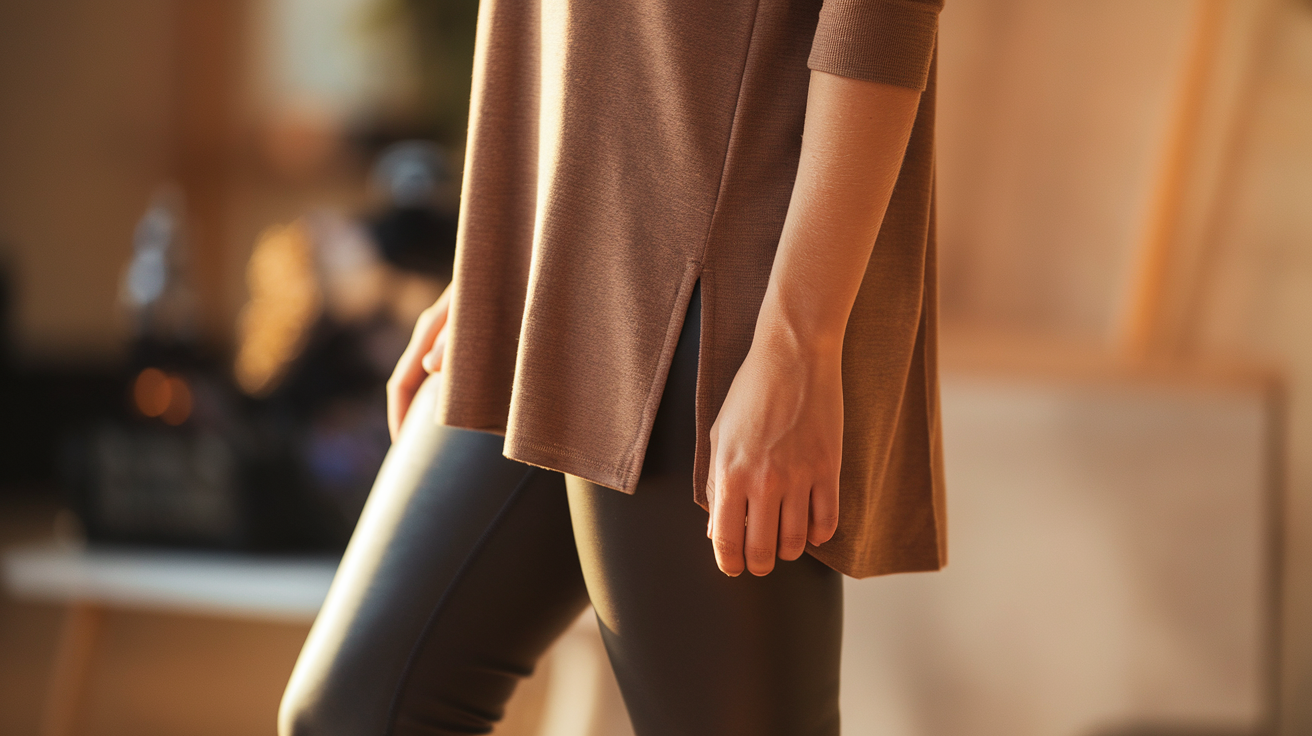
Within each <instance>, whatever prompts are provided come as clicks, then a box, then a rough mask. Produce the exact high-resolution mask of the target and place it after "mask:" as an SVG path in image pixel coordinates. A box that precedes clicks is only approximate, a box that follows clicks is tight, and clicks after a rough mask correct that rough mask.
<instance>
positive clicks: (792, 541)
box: [779, 532, 806, 554]
mask: <svg viewBox="0 0 1312 736" xmlns="http://www.w3.org/2000/svg"><path fill="white" fill-rule="evenodd" d="M805 548H806V535H805V534H795V533H792V532H789V533H787V534H780V535H779V549H780V554H783V553H784V551H789V552H792V551H798V552H800V551H801V550H802V549H805Z"/></svg>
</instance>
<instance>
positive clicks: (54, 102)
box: [0, 0, 171, 356]
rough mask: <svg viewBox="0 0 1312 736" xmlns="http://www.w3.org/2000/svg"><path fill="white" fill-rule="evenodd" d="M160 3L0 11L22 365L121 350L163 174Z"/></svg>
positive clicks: (66, 3)
mask: <svg viewBox="0 0 1312 736" xmlns="http://www.w3.org/2000/svg"><path fill="white" fill-rule="evenodd" d="M170 4H171V3H170V2H169V0H117V1H116V2H112V3H106V2H98V1H97V0H55V1H53V2H45V1H43V0H12V1H10V2H4V3H0V243H3V245H0V248H4V250H5V251H6V255H7V256H8V260H9V261H10V262H11V268H13V269H15V271H16V273H15V276H16V277H17V278H16V280H17V282H18V283H17V286H18V287H19V291H18V303H17V305H16V307H17V320H18V324H17V326H16V327H17V331H18V337H19V339H20V341H21V342H20V345H21V347H22V348H23V351H24V353H26V354H28V355H34V356H45V355H52V354H53V355H70V354H71V355H74V356H78V355H105V354H108V353H112V352H113V351H115V350H116V349H118V345H119V336H120V334H121V327H120V325H119V323H118V321H117V320H116V313H115V311H114V309H113V306H114V298H115V295H116V290H117V286H118V274H119V272H120V270H121V267H122V263H123V260H124V258H125V257H126V255H127V253H128V252H129V250H130V248H131V238H132V230H133V227H134V225H135V222H136V218H137V217H138V216H139V214H140V213H141V212H142V211H143V210H144V209H145V206H146V204H147V200H148V198H149V196H150V193H151V191H152V189H153V188H154V187H155V186H157V185H158V184H159V183H160V182H161V181H162V180H163V178H164V176H165V171H166V169H167V164H168V161H167V138H168V133H169V91H170V84H171V81H170V76H169V75H170V65H169V63H168V60H169V57H170V46H169V44H170V36H169V31H170V15H169V6H170Z"/></svg>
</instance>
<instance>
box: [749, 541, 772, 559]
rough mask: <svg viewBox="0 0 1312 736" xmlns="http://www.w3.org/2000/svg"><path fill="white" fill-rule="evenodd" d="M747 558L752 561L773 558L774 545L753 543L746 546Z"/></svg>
mask: <svg viewBox="0 0 1312 736" xmlns="http://www.w3.org/2000/svg"><path fill="white" fill-rule="evenodd" d="M747 559H748V560H750V561H752V562H763V561H766V560H773V559H774V547H773V546H769V545H764V544H753V545H749V546H748V547H747Z"/></svg>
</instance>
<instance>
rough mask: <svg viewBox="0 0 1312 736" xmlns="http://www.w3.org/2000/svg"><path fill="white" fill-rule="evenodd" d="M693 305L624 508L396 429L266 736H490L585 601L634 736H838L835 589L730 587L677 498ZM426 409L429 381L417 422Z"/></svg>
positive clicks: (838, 607) (781, 573) (816, 575)
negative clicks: (274, 727) (272, 734)
mask: <svg viewBox="0 0 1312 736" xmlns="http://www.w3.org/2000/svg"><path fill="white" fill-rule="evenodd" d="M698 306H699V305H698V299H697V296H696V295H694V299H693V304H692V307H691V308H690V309H689V313H688V319H687V320H686V322H685V325H684V329H683V332H682V334H681V335H680V337H679V345H678V349H677V350H676V352H675V357H674V364H673V366H672V367H671V369H670V376H669V379H668V382H667V384H666V389H665V395H664V397H663V398H662V402H661V407H660V410H659V412H658V413H657V416H656V424H655V427H654V429H653V431H652V439H651V443H650V448H649V449H648V451H647V457H646V460H645V463H644V465H643V473H642V478H641V480H640V482H639V484H638V490H637V493H635V494H634V495H631V496H630V495H625V494H623V493H619V492H617V491H613V490H610V489H608V488H603V487H600V486H597V485H594V484H592V483H589V482H587V481H585V480H582V479H580V478H576V477H572V476H564V475H562V474H560V473H556V472H552V471H548V470H542V469H540V468H533V467H529V466H526V465H522V464H520V463H516V462H513V461H511V460H507V459H505V458H504V457H502V455H501V443H502V440H501V438H500V437H497V436H495V435H490V434H484V433H480V432H471V431H466V430H460V429H452V428H449V427H441V426H438V425H436V424H434V423H433V422H432V421H430V420H429V418H428V417H420V416H416V417H415V418H414V419H416V420H419V419H422V420H423V421H411V422H410V423H409V425H408V426H407V431H406V432H405V433H404V434H403V435H402V437H401V439H400V441H399V442H398V443H397V445H395V446H394V447H393V448H392V451H391V452H390V453H389V455H388V458H387V461H386V463H385V464H384V466H383V470H382V471H381V472H380V473H379V476H378V481H377V483H376V484H375V486H374V490H373V493H372V495H371V496H370V499H369V503H368V505H367V506H366V508H365V511H364V514H363V516H362V517H361V519H360V523H359V526H357V527H356V530H355V536H354V537H353V538H352V539H351V544H350V547H348V549H347V551H346V556H345V557H344V558H343V560H342V565H341V568H340V569H339V571H338V573H337V577H336V579H335V580H334V581H333V586H332V590H331V591H330V592H329V594H328V600H327V601H326V602H325V604H324V607H323V610H322V611H321V612H320V614H319V618H318V619H317V620H316V621H315V624H314V628H313V629H312V630H311V632H310V637H309V639H308V640H307V641H306V644H305V648H304V650H302V652H301V656H300V659H299V660H298V661H297V663H296V670H295V672H294V673H293V675H292V679H291V682H290V683H289V684H288V686H287V692H286V694H285V695H284V696H283V703H282V710H281V712H280V714H279V731H280V733H281V734H282V736H339V735H340V736H365V735H366V734H368V735H371V736H382V735H383V734H407V735H408V734H474V733H487V732H489V731H490V730H491V729H492V726H493V724H494V723H496V721H497V720H499V718H500V717H501V714H502V711H503V708H504V706H505V703H506V701H507V700H508V699H509V698H510V694H511V692H512V691H513V690H514V688H515V684H516V683H517V682H518V681H519V679H520V678H522V677H524V676H526V675H528V674H529V673H530V672H532V670H533V666H534V664H535V663H536V662H537V660H538V658H539V657H541V656H542V654H543V653H544V652H545V651H546V650H547V648H548V647H549V646H550V645H551V643H552V642H553V641H554V640H555V639H556V637H557V636H559V635H560V634H561V633H562V632H564V630H565V629H566V628H567V627H568V626H569V625H570V623H571V622H572V621H573V620H574V619H575V618H576V617H577V616H578V615H579V613H580V612H581V611H582V610H583V609H584V608H585V607H586V606H587V605H588V603H589V602H591V603H592V605H593V607H594V608H595V609H596V611H597V618H598V622H599V623H600V625H601V633H602V637H603V639H604V640H605V644H606V650H607V652H608V653H609V655H610V661H611V665H612V666H613V667H614V669H615V675H616V678H617V679H618V681H619V685H620V690H621V692H622V693H623V695H624V702H625V704H626V705H627V707H628V710H629V715H630V717H631V719H632V721H633V726H634V730H635V731H636V733H637V734H638V736H700V735H701V734H706V735H707V736H710V735H711V734H714V735H715V736H733V735H736V734H751V735H753V736H772V735H776V734H777V735H778V736H837V734H838V732H839V727H838V669H839V649H840V643H841V637H842V581H841V578H840V576H839V574H838V573H836V572H834V571H833V570H831V569H830V568H828V567H826V566H825V565H823V564H821V563H820V562H818V561H817V560H816V559H815V558H813V557H811V556H810V555H805V554H804V555H802V557H801V558H799V559H798V560H796V561H794V562H784V561H782V560H780V561H778V562H777V563H776V565H775V569H774V572H772V573H770V574H769V575H767V576H765V577H761V578H757V577H753V576H752V575H751V574H750V573H745V574H743V575H741V576H739V577H737V578H729V577H726V576H725V575H724V574H722V573H721V572H719V570H718V569H717V568H716V566H715V559H714V555H713V553H712V549H711V542H710V540H708V539H707V538H706V512H704V511H703V510H702V509H701V508H699V507H698V506H697V505H696V504H694V503H693V501H692V475H691V474H692V462H693V438H694V425H693V401H694V395H695V387H696V375H697V347H698V321H699V313H698ZM429 383H430V384H431V383H432V382H431V381H430V382H429ZM429 405H431V386H427V385H426V388H425V390H423V391H421V393H420V395H419V397H418V398H417V399H416V401H415V405H414V406H415V409H414V410H415V411H423V409H424V408H425V407H426V406H429Z"/></svg>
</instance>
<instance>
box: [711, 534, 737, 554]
mask: <svg viewBox="0 0 1312 736" xmlns="http://www.w3.org/2000/svg"><path fill="white" fill-rule="evenodd" d="M712 541H713V542H714V543H715V551H716V552H717V553H719V554H720V555H722V556H725V557H732V556H735V555H737V554H738V543H737V542H735V541H733V540H732V539H725V538H724V537H720V536H717V537H716V538H715V539H714V540H712Z"/></svg>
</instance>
